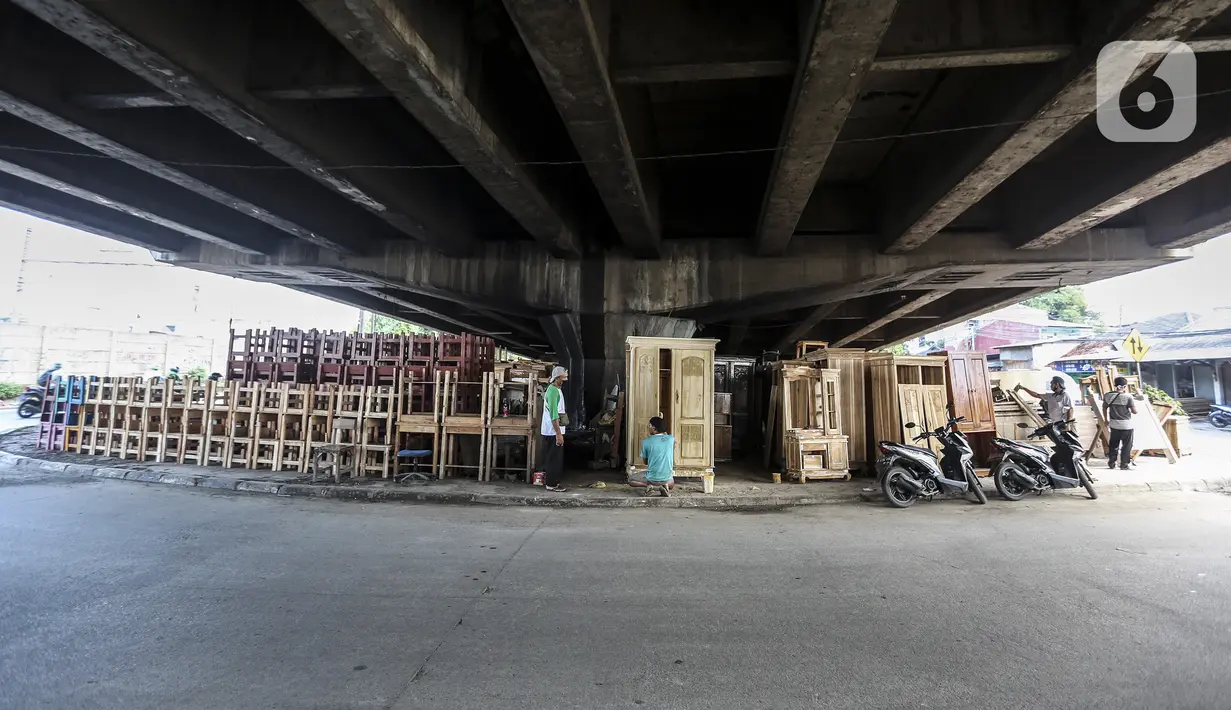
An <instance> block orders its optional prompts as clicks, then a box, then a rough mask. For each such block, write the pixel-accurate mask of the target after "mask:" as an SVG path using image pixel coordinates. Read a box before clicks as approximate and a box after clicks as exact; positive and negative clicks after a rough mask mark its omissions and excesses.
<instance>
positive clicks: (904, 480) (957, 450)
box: [876, 415, 987, 508]
mask: <svg viewBox="0 0 1231 710" xmlns="http://www.w3.org/2000/svg"><path fill="white" fill-rule="evenodd" d="M965 420H966V417H953V416H952V415H950V417H949V423H948V424H946V425H944V426H942V427H939V428H937V429H936V431H925V432H923V433H922V434H920V435H919V436H916V437H915V438H914V441H927V440H928V439H930V438H932V437H935V438H936V439H937V440H939V441H940V443H941V446H942V447H943V448H942V449H941V455H940V457H939V458H937V456H936V454H935V453H934V452H933V451H932V450H931V449H925V448H922V447H919V446H910V445H908V444H899V443H897V442H893V441H882V442H880V444H878V445H877V449H878V450H879V451H880V452H881V454H882V455H881V457H880V458H878V459H877V460H876V473H877V479H878V482H879V483H880V486H881V491H883V492H884V494H885V498H886V499H888V500H889V505H892V506H893V507H895V508H909V507H910V506H912V505H914V504H915V501H916V500H918V499H920V498H925V499H927V500H931V499H932V498H934V497H936V496H938V495H941V494H947V495H957V494H962V495H965V494H966V493H974V494H975V499H976V501H977V502H978V503H979V504H983V503H986V502H987V494H985V493H984V492H983V487H982V486H981V485H979V479H978V477H977V476H975V468H974V464H973V463H971V461H972V460H973V459H974V450H973V449H972V448H971V447H970V442H969V441H967V440H966V436H965V435H964V434H962V432H960V431H958V430H957V425H958V423H959V422H963V421H965ZM906 428H907V429H915V428H917V426H916V425H915V424H914V423H910V424H907V425H906Z"/></svg>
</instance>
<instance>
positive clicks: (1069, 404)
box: [1013, 375, 1073, 422]
mask: <svg viewBox="0 0 1231 710" xmlns="http://www.w3.org/2000/svg"><path fill="white" fill-rule="evenodd" d="M1013 389H1014V390H1021V391H1023V392H1025V393H1026V394H1028V395H1030V396H1031V397H1034V398H1035V399H1041V400H1043V412H1044V413H1045V414H1046V416H1045V417H1044V418H1045V419H1047V420H1048V421H1052V422H1067V421H1069V420H1070V419H1072V418H1073V398H1072V397H1070V396H1069V393H1068V392H1065V391H1064V378H1063V377H1060V376H1059V375H1057V376H1055V377H1053V378H1051V392H1048V393H1047V394H1039V393H1038V392H1035V391H1034V390H1032V389H1030V388H1029V387H1023V386H1022V385H1021V384H1020V383H1019V384H1018V385H1017V386H1016V387H1014V388H1013Z"/></svg>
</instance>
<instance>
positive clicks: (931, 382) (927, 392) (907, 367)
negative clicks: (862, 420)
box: [867, 355, 949, 455]
mask: <svg viewBox="0 0 1231 710" xmlns="http://www.w3.org/2000/svg"><path fill="white" fill-rule="evenodd" d="M867 363H868V364H867V367H868V372H869V376H870V378H871V380H872V400H871V402H872V435H873V438H874V440H875V441H895V442H898V443H902V444H909V443H911V439H912V438H913V437H914V436H916V435H917V434H918V433H919V431H921V430H920V429H917V430H915V432H914V433H912V432H911V431H910V430H908V429H906V425H907V424H910V423H914V424H916V425H918V426H919V427H922V428H923V429H935V428H937V427H940V426H944V425H945V424H946V423H948V421H949V417H948V412H947V411H946V405H948V403H949V388H948V385H947V383H946V377H945V370H946V366H945V365H946V361H945V360H944V359H943V358H938V357H927V356H922V357H912V356H900V355H869V356H868V359H867ZM928 446H930V447H931V449H932V450H933V451H935V452H936V453H937V454H938V455H939V453H940V449H941V446H940V444H939V443H938V442H936V440H935V439H931V440H929V443H928Z"/></svg>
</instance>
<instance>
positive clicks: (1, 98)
mask: <svg viewBox="0 0 1231 710" xmlns="http://www.w3.org/2000/svg"><path fill="white" fill-rule="evenodd" d="M6 39H7V40H8V41H6V42H5V47H4V49H3V50H0V51H3V53H4V56H5V57H6V58H5V59H4V60H2V61H0V110H3V111H4V112H5V113H9V114H12V115H13V116H16V117H18V118H21V119H23V120H25V121H28V122H29V123H32V124H34V125H35V126H38V127H39V128H42V129H45V130H48V131H51V132H52V133H56V134H59V135H61V136H63V137H64V138H67V139H69V140H71V141H74V142H76V143H78V144H80V145H83V146H85V147H87V148H89V149H91V150H94V151H98V152H99V153H101V154H103V155H106V156H109V157H111V158H114V159H115V160H118V161H120V162H122V163H126V164H128V165H130V166H132V167H134V168H136V169H138V170H141V171H142V172H146V173H149V174H150V175H153V176H154V177H157V178H161V179H162V180H165V181H167V182H169V183H171V184H172V185H176V186H178V187H181V188H183V189H185V190H188V191H189V192H193V193H196V194H198V195H200V196H202V197H204V198H207V199H210V200H213V201H214V202H217V203H218V204H221V205H225V206H226V207H229V208H231V209H232V210H235V211H237V212H239V213H241V214H244V215H247V216H249V217H252V218H254V219H257V220H260V221H261V222H264V223H265V224H268V225H269V226H271V227H274V228H276V229H280V230H282V231H283V232H286V233H287V234H289V235H291V236H293V237H296V238H298V239H302V240H304V241H306V242H309V243H311V244H316V245H317V246H321V247H324V248H326V249H334V250H337V251H343V252H350V251H353V250H354V249H353V245H354V242H353V240H352V238H351V237H350V235H345V236H343V235H337V234H331V235H321V234H318V233H316V232H314V231H313V230H311V229H309V228H307V227H305V226H303V225H301V224H299V223H298V222H296V221H294V220H292V219H289V218H287V217H286V216H284V215H279V214H275V213H273V212H271V211H270V210H267V209H264V208H262V207H259V206H257V205H256V204H253V203H252V202H250V201H248V200H244V199H242V198H240V197H237V196H235V195H234V194H231V193H228V192H226V191H224V190H222V189H219V188H217V187H215V186H213V185H211V184H209V183H206V182H205V181H203V180H198V179H196V178H194V177H192V176H190V175H188V174H186V173H184V172H182V171H180V170H177V169H175V168H172V167H169V166H167V165H165V164H163V163H161V162H159V161H158V160H155V159H154V158H151V157H150V156H149V155H147V154H143V153H142V152H140V151H138V150H133V149H132V148H131V146H126V145H122V144H121V143H119V142H116V141H114V140H111V139H109V138H106V137H104V136H103V135H100V134H99V133H97V132H96V131H94V130H91V129H90V128H87V127H86V125H87V124H88V123H90V122H91V121H92V117H91V116H90V115H89V112H88V111H86V110H83V109H81V108H80V107H78V106H76V105H74V104H72V103H69V102H66V101H64V100H63V99H62V98H60V97H59V96H58V94H57V91H56V83H57V82H56V81H54V80H53V79H52V78H50V77H48V76H45V75H43V74H42V72H40V71H39V70H38V69H37V68H36V67H32V66H30V65H29V63H28V62H16V63H14V62H12V61H10V60H11V59H15V58H16V57H15V56H14V55H13V54H12V52H13V50H14V49H15V46H14V45H15V44H16V38H13V37H8V38H6ZM150 138H151V139H157V136H150Z"/></svg>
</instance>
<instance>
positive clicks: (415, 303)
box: [356, 286, 532, 351]
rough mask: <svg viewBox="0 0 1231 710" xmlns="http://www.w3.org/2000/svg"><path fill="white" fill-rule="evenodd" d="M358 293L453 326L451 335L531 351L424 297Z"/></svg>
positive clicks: (375, 291) (370, 290)
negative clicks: (428, 302) (481, 338)
mask: <svg viewBox="0 0 1231 710" xmlns="http://www.w3.org/2000/svg"><path fill="white" fill-rule="evenodd" d="M356 290H357V291H360V292H361V293H365V294H367V295H369V296H372V297H373V298H379V299H380V300H382V301H388V302H389V303H393V304H395V305H398V306H401V307H402V308H405V309H406V310H408V311H411V312H413V313H418V314H421V315H423V316H427V317H429V318H431V319H433V320H435V321H437V322H440V323H447V324H449V325H451V326H453V329H452V330H449V331H448V332H451V333H463V332H465V333H475V334H478V335H486V336H489V337H491V338H493V339H494V340H496V341H498V342H502V343H506V344H508V345H510V346H512V347H514V348H517V349H519V350H523V351H525V350H531V349H532V348H530V347H529V346H528V345H527V344H526V343H525V342H524V341H522V340H518V339H517V338H513V337H512V336H508V335H503V334H498V333H497V332H496V329H494V328H491V327H487V326H484V325H483V324H482V322H481V321H478V320H474V319H468V318H463V317H459V316H457V315H452V314H449V313H445V312H443V310H442V309H441V307H440V306H435V307H433V306H430V305H425V304H424V303H423V300H422V297H416V296H413V295H394V294H390V293H388V292H386V291H383V290H380V289H375V288H364V287H362V286H360V287H358V288H356Z"/></svg>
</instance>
